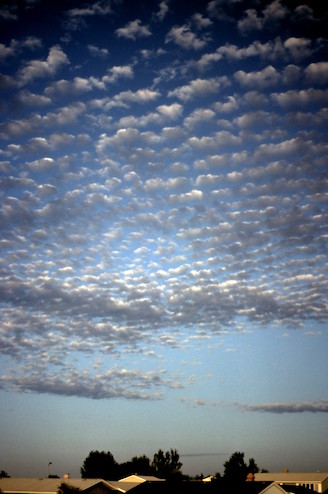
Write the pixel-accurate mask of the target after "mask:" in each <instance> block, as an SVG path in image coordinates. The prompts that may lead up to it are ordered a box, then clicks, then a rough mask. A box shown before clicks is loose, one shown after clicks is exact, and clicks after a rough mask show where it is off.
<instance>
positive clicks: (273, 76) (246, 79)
mask: <svg viewBox="0 0 328 494" xmlns="http://www.w3.org/2000/svg"><path fill="white" fill-rule="evenodd" d="M234 78H235V79H236V81H238V82H239V84H241V85H242V86H258V87H261V88H266V87H270V86H274V85H276V84H278V82H279V81H280V74H279V72H278V71H277V70H276V69H275V68H274V67H273V66H272V65H268V66H267V67H266V68H265V69H263V70H259V71H254V72H245V71H244V70H238V71H237V72H235V73H234Z"/></svg>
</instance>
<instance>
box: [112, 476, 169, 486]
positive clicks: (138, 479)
mask: <svg viewBox="0 0 328 494" xmlns="http://www.w3.org/2000/svg"><path fill="white" fill-rule="evenodd" d="M162 481H164V479H159V478H158V477H153V476H152V475H138V474H134V475H129V476H128V477H124V478H123V479H120V480H119V481H118V482H137V483H138V484H140V483H141V482H162Z"/></svg>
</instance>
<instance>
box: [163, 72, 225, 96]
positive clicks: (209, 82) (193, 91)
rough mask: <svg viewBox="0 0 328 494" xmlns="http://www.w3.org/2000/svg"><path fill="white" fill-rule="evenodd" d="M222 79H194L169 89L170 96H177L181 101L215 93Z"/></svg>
mask: <svg viewBox="0 0 328 494" xmlns="http://www.w3.org/2000/svg"><path fill="white" fill-rule="evenodd" d="M222 81H223V82H225V83H226V80H223V79H219V78H216V79H214V78H213V79H200V78H198V79H194V80H193V81H191V82H190V83H189V84H186V85H184V86H180V87H177V88H176V89H173V90H172V91H169V93H168V96H169V97H170V98H172V97H177V98H178V99H180V100H182V101H189V100H192V99H194V98H197V97H205V96H206V95H208V94H213V93H217V92H218V91H219V89H220V87H221V84H222Z"/></svg>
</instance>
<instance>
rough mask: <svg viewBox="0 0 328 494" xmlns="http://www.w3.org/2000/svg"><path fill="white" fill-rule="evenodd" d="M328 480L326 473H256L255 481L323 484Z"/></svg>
mask: <svg viewBox="0 0 328 494" xmlns="http://www.w3.org/2000/svg"><path fill="white" fill-rule="evenodd" d="M327 478H328V473H327V472H307V473H304V472H282V473H275V472H273V473H270V472H268V473H256V474H255V481H264V482H265V481H270V480H271V481H273V482H274V481H275V482H283V483H288V482H292V483H313V482H323V481H324V480H325V479H327Z"/></svg>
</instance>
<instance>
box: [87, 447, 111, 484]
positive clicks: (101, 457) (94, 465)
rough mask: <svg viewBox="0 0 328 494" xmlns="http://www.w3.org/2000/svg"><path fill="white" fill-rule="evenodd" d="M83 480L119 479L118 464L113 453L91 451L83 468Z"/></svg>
mask: <svg viewBox="0 0 328 494" xmlns="http://www.w3.org/2000/svg"><path fill="white" fill-rule="evenodd" d="M81 476H82V478H84V479H85V478H89V479H98V478H99V479H106V480H115V479H116V478H117V477H118V464H117V463H116V461H115V460H114V456H113V455H112V453H110V452H109V451H107V453H105V451H90V453H89V456H88V457H87V458H86V459H85V460H84V463H83V466H82V467H81Z"/></svg>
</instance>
